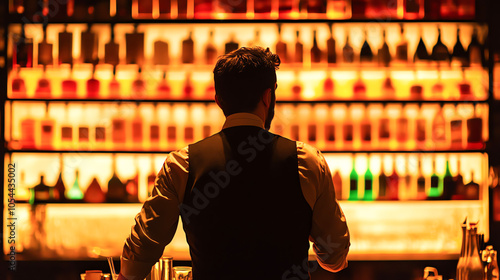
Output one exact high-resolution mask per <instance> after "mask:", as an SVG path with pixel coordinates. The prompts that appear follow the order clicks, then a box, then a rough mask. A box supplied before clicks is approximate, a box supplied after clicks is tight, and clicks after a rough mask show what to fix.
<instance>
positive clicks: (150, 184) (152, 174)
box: [148, 155, 157, 197]
mask: <svg viewBox="0 0 500 280" xmlns="http://www.w3.org/2000/svg"><path fill="white" fill-rule="evenodd" d="M156 175H157V170H156V167H155V160H154V156H153V155H151V172H150V173H149V175H148V197H149V196H151V194H152V193H153V189H154V186H155V183H156Z"/></svg>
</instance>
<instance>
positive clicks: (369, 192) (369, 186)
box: [363, 155, 374, 201]
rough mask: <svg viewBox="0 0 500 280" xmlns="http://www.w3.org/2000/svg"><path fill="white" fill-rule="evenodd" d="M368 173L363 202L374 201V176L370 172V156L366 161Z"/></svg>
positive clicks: (366, 174)
mask: <svg viewBox="0 0 500 280" xmlns="http://www.w3.org/2000/svg"><path fill="white" fill-rule="evenodd" d="M366 165H367V166H366V172H365V195H364V197H363V200H366V201H373V200H374V198H373V174H372V172H371V170H370V155H368V157H367V159H366Z"/></svg>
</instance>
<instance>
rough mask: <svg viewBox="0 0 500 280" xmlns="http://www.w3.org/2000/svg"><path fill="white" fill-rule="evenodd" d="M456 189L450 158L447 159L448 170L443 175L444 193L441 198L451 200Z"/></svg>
mask: <svg viewBox="0 0 500 280" xmlns="http://www.w3.org/2000/svg"><path fill="white" fill-rule="evenodd" d="M455 189H456V188H455V182H454V181H453V176H452V175H451V172H450V160H449V159H447V160H446V171H445V173H444V177H443V193H442V195H441V198H442V199H444V200H450V199H451V197H452V195H453V192H454V191H455Z"/></svg>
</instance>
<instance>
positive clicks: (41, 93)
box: [35, 65, 52, 99]
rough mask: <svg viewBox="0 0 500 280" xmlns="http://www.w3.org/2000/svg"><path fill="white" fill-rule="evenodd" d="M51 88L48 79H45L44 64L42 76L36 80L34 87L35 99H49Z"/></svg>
mask: <svg viewBox="0 0 500 280" xmlns="http://www.w3.org/2000/svg"><path fill="white" fill-rule="evenodd" d="M51 95H52V88H51V86H50V80H49V79H47V73H46V66H45V65H44V66H43V74H42V77H41V78H40V79H39V80H38V83H37V85H36V89H35V98H36V99H50V98H52V96H51Z"/></svg>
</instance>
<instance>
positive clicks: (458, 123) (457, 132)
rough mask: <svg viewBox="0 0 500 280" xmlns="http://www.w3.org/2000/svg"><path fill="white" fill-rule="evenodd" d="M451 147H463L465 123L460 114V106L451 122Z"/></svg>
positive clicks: (456, 148) (455, 148)
mask: <svg viewBox="0 0 500 280" xmlns="http://www.w3.org/2000/svg"><path fill="white" fill-rule="evenodd" d="M450 130H451V131H450V135H451V148H452V149H454V150H459V149H462V148H463V145H462V140H463V125H462V117H461V116H460V114H459V110H458V108H456V110H455V115H454V117H453V119H452V120H451V122H450Z"/></svg>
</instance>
